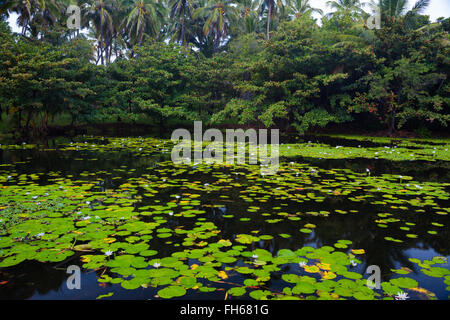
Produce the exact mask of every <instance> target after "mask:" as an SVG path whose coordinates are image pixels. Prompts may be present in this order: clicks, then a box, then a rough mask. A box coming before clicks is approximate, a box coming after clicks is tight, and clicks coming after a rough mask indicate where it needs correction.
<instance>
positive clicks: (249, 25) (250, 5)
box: [237, 0, 262, 33]
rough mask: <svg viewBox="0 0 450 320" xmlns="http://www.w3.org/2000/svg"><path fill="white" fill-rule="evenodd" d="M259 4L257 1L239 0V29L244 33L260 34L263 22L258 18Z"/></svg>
mask: <svg viewBox="0 0 450 320" xmlns="http://www.w3.org/2000/svg"><path fill="white" fill-rule="evenodd" d="M258 6H259V3H258V1H256V0H238V1H237V7H238V10H239V14H240V18H239V27H240V30H241V32H243V33H252V32H259V31H260V30H261V22H262V21H261V20H260V19H259V16H258V11H257V9H258Z"/></svg>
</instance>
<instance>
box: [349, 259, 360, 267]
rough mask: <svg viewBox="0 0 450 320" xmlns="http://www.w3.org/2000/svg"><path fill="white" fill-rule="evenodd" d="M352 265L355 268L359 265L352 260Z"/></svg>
mask: <svg viewBox="0 0 450 320" xmlns="http://www.w3.org/2000/svg"><path fill="white" fill-rule="evenodd" d="M350 264H351V265H352V266H353V267H356V266H357V265H358V264H357V263H356V262H355V261H354V260H350Z"/></svg>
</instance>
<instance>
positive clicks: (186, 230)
mask: <svg viewBox="0 0 450 320" xmlns="http://www.w3.org/2000/svg"><path fill="white" fill-rule="evenodd" d="M82 140H86V141H82ZM80 141H81V142H80ZM80 141H79V142H72V143H67V144H64V145H60V146H58V147H57V149H58V150H59V151H61V152H63V153H70V154H72V153H73V152H78V151H80V152H81V153H80V157H81V158H79V160H78V161H83V156H84V155H85V154H83V153H82V152H84V151H89V152H94V153H111V152H132V153H133V155H134V156H135V157H151V156H155V155H158V154H162V153H167V155H170V151H171V146H172V145H173V144H172V143H171V141H168V140H162V139H155V138H143V137H138V138H101V137H92V138H86V137H83V138H81V140H80ZM24 146H27V145H26V144H25V145H24ZM322 147H323V146H321V147H318V146H313V144H311V143H310V144H298V145H280V154H281V155H285V156H290V155H292V153H294V154H295V155H298V154H301V155H303V156H305V157H306V156H308V157H309V156H312V157H319V156H321V155H319V154H318V153H317V152H319V151H318V150H319V149H320V148H322ZM2 148H5V149H7V147H6V146H2ZM30 148H31V147H30ZM36 148H39V147H38V146H36ZM324 148H325V147H324ZM11 149H12V150H16V151H15V152H21V150H20V148H19V147H15V146H14V147H12V148H11ZM17 149H19V150H17ZM313 149H314V151H312V153H310V151H311V150H313ZM334 149H336V148H333V150H334ZM357 149H359V148H357ZM392 149H394V150H392ZM395 149H398V148H390V151H389V152H391V153H392V154H395V152H397V150H395ZM425 149H426V148H425ZM441 149H442V150H441ZM308 150H309V151H308ZM326 150H327V151H324V152H326V153H329V155H331V157H338V156H339V157H340V156H342V157H353V155H349V153H348V152H347V151H352V150H347V151H345V152H342V150H344V147H342V148H337V149H336V152H341V154H340V153H332V151H330V150H331V148H330V147H329V146H328V147H326ZM361 150H366V149H365V148H361ZM377 150H378V149H377ZM386 150H387V148H386ZM411 150H413V149H411ZM411 150H410V151H411ZM417 150H418V149H417ZM417 150H416V149H414V152H416V153H415V154H416V156H415V158H414V159H417V158H418V157H419V156H418V155H419V154H420V155H421V156H425V155H426V154H427V153H428V151H429V150H428V149H427V150H425V151H424V150H420V151H417ZM316 151H317V152H316ZM42 152H50V150H47V151H45V150H44V151H42ZM333 152H334V151H333ZM363 152H366V153H365V155H364V156H370V155H371V154H372V152H373V153H374V152H378V153H379V154H385V155H386V156H387V154H388V153H389V152H388V151H386V152H380V151H375V150H366V151H363ZM411 152H413V151H411ZM431 153H432V154H430V155H426V157H428V156H430V157H431V158H429V159H428V158H427V159H428V160H432V159H441V160H446V161H448V159H447V158H446V157H448V156H449V155H448V153H447V151H446V150H445V148H444V147H439V150H438V152H436V153H435V154H436V155H434V154H433V152H431ZM400 154H402V152H400ZM377 155H378V154H377ZM89 156H90V157H92V155H89ZM355 156H356V155H355ZM359 156H360V155H359ZM380 157H381V156H380ZM30 161H32V159H31V160H30ZM15 165H16V164H15V163H6V164H4V165H3V166H2V167H0V190H1V193H0V227H1V229H0V275H1V270H2V269H3V268H4V270H13V269H14V267H15V266H17V265H19V264H21V263H26V261H39V262H41V263H46V264H61V263H64V262H65V261H68V260H69V259H74V258H75V259H78V260H79V261H80V262H81V265H82V267H83V268H84V269H85V270H95V271H97V275H98V279H97V280H98V282H99V283H100V284H105V283H106V284H108V285H109V287H108V288H111V290H113V288H114V286H120V287H122V288H124V289H128V290H142V289H153V290H154V293H155V295H156V297H159V298H177V297H183V296H186V295H196V294H199V295H200V294H205V295H207V294H208V293H211V292H221V293H223V297H224V298H233V297H234V298H254V299H364V300H367V299H405V298H407V297H409V296H411V297H413V298H421V299H425V298H426V299H435V298H436V296H435V294H434V293H433V292H431V291H430V290H429V289H430V288H427V283H419V282H418V280H416V279H418V278H417V277H416V276H417V274H421V275H424V276H426V277H431V278H433V277H434V278H440V279H442V280H443V282H444V283H445V284H446V285H447V290H450V270H449V267H448V264H447V259H446V257H441V256H436V257H434V258H432V259H430V260H424V261H422V260H419V259H416V258H410V259H409V260H410V261H409V262H410V263H411V264H415V265H417V267H415V270H412V269H411V268H410V267H406V266H402V267H400V268H398V269H394V268H391V270H388V272H387V273H388V274H389V276H388V275H386V270H385V274H384V279H383V281H382V283H381V287H380V288H379V289H376V288H375V289H372V287H370V286H368V282H367V277H368V275H366V274H365V273H364V271H365V270H362V269H361V268H359V266H362V265H364V264H365V260H366V258H365V256H366V255H367V254H370V252H369V251H368V249H367V248H361V247H358V244H357V241H355V239H352V238H351V237H349V238H345V239H340V238H339V237H338V238H337V239H335V240H331V238H330V240H328V241H326V242H325V243H318V242H317V237H318V236H319V235H321V234H323V233H327V232H328V233H331V232H332V230H331V229H329V226H327V221H339V219H340V220H342V219H344V218H345V219H365V220H364V221H365V222H366V223H367V224H366V228H367V229H368V230H378V231H376V232H377V237H378V238H377V241H378V240H381V241H384V242H385V244H386V243H387V244H388V245H390V246H399V247H401V246H402V245H403V244H404V243H405V242H407V243H409V242H411V241H418V240H420V239H422V238H424V237H425V236H426V237H431V239H432V241H441V239H442V241H444V242H445V241H446V240H448V239H445V230H446V228H447V224H446V223H447V220H446V218H447V217H446V216H447V215H448V213H449V211H450V209H449V208H448V207H446V204H447V203H448V199H449V195H448V187H449V186H450V184H448V183H436V182H418V181H415V180H414V178H413V177H410V176H401V175H391V174H383V175H378V176H375V175H373V174H370V172H369V171H368V172H362V173H358V172H353V171H351V170H349V169H338V168H336V169H331V170H328V169H322V168H319V167H314V166H311V165H310V164H308V163H303V162H302V163H297V162H293V161H289V160H285V159H283V160H282V161H281V163H280V168H279V171H278V173H277V174H276V175H269V176H268V175H261V171H260V166H259V165H250V164H239V165H237V164H234V165H229V164H226V163H225V164H205V163H200V164H190V165H189V164H174V163H172V162H171V161H167V160H163V159H162V160H160V161H158V162H157V163H156V164H155V165H154V166H151V167H145V168H140V170H139V173H136V171H135V169H136V168H129V167H127V166H125V165H124V166H123V167H120V168H117V170H120V171H119V172H118V174H119V175H120V176H121V177H119V178H118V179H117V182H118V184H117V186H116V187H114V188H111V189H108V188H106V189H105V188H100V187H99V185H100V184H101V183H102V181H103V179H104V175H105V174H108V172H99V171H97V172H91V171H89V168H86V172H84V173H82V174H80V177H79V178H78V179H75V178H74V177H73V176H71V175H65V174H62V173H61V172H58V171H54V172H49V173H32V174H24V173H21V172H19V171H18V170H17V169H16V168H15ZM44 176H45V179H44V180H42V178H43V177H44ZM41 180H42V181H45V183H42V182H41ZM367 207H369V208H371V210H373V211H374V212H376V214H370V215H369V214H368V213H366V212H364V210H365V209H363V208H367ZM332 219H334V220H332ZM278 226H281V227H278ZM423 228H425V229H428V230H426V232H425V233H424V232H423ZM441 233H443V235H442V236H441ZM447 242H448V241H447ZM447 248H448V247H447ZM413 275H416V276H415V277H412V276H413ZM0 280H1V279H0ZM0 290H1V287H0ZM113 293H114V291H112V292H109V293H106V294H105V295H101V296H100V297H99V298H106V297H110V296H112V295H113Z"/></svg>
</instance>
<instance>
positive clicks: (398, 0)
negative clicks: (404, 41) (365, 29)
mask: <svg viewBox="0 0 450 320" xmlns="http://www.w3.org/2000/svg"><path fill="white" fill-rule="evenodd" d="M430 2H431V1H430V0H418V1H417V2H416V3H415V4H414V6H413V7H412V8H411V10H408V1H407V0H372V1H371V2H370V3H369V5H370V6H371V7H372V8H373V9H374V8H379V10H380V12H381V17H382V20H383V21H386V20H394V19H398V18H400V17H402V16H405V20H404V23H405V26H406V27H409V28H414V26H416V25H417V22H418V20H422V22H421V23H420V24H421V26H422V25H424V24H427V23H428V22H429V21H428V20H426V19H423V18H422V19H420V18H419V16H420V14H421V13H422V12H423V11H424V10H425V9H426V8H428V6H429V5H430Z"/></svg>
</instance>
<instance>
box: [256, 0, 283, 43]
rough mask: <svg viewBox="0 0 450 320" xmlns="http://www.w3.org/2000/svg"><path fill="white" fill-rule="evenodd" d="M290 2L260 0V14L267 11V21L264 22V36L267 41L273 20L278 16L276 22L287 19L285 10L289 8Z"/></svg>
mask: <svg viewBox="0 0 450 320" xmlns="http://www.w3.org/2000/svg"><path fill="white" fill-rule="evenodd" d="M289 3H290V0H262V1H261V4H260V14H262V13H263V12H265V11H267V21H266V36H267V40H270V29H271V27H272V23H273V21H274V20H275V16H276V15H277V14H278V16H279V18H278V20H279V21H281V20H283V19H287V18H288V14H287V10H286V9H287V8H288V6H289Z"/></svg>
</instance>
